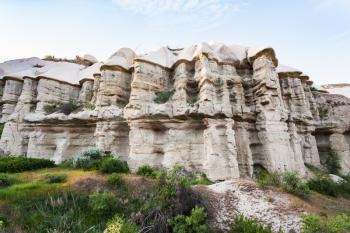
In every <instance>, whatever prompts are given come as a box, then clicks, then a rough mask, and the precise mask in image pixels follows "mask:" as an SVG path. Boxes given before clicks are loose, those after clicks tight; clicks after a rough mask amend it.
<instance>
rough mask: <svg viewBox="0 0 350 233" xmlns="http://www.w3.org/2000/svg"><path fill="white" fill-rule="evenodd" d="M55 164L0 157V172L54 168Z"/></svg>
mask: <svg viewBox="0 0 350 233" xmlns="http://www.w3.org/2000/svg"><path fill="white" fill-rule="evenodd" d="M54 166H55V163H54V162H53V161H51V160H48V159H36V158H26V157H21V156H19V157H12V156H11V157H0V172H8V173H13V172H22V171H30V170H36V169H41V168H49V167H54Z"/></svg>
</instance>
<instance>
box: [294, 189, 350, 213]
mask: <svg viewBox="0 0 350 233" xmlns="http://www.w3.org/2000/svg"><path fill="white" fill-rule="evenodd" d="M289 198H290V200H291V208H297V209H302V210H304V211H306V212H308V213H316V214H326V215H330V216H334V215H338V214H344V213H345V214H348V215H350V199H346V198H342V197H337V198H335V197H330V196H325V195H322V194H319V193H313V195H312V197H311V198H310V199H309V200H302V199H300V198H298V197H295V196H292V195H290V197H289Z"/></svg>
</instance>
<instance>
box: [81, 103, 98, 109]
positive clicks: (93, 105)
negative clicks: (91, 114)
mask: <svg viewBox="0 0 350 233" xmlns="http://www.w3.org/2000/svg"><path fill="white" fill-rule="evenodd" d="M82 107H83V108H84V109H89V110H94V109H95V108H96V106H95V104H93V103H84V104H83V105H82Z"/></svg>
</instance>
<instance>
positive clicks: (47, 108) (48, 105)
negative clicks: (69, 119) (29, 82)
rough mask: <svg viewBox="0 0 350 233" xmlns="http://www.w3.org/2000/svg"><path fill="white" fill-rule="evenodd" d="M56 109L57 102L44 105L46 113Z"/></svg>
mask: <svg viewBox="0 0 350 233" xmlns="http://www.w3.org/2000/svg"><path fill="white" fill-rule="evenodd" d="M57 110H58V106H57V104H46V105H44V112H45V114H46V115H48V114H51V113H54V112H56V111H57Z"/></svg>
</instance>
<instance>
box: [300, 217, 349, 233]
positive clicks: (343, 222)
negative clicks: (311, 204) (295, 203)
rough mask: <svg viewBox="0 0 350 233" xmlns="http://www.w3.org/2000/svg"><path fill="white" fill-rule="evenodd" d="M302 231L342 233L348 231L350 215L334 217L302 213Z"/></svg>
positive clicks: (309, 232)
mask: <svg viewBox="0 0 350 233" xmlns="http://www.w3.org/2000/svg"><path fill="white" fill-rule="evenodd" d="M302 218H303V228H302V233H321V232H322V233H342V232H344V233H345V232H349V231H350V217H349V216H347V215H345V214H342V215H337V216H335V217H330V218H327V217H323V218H321V217H319V216H317V215H314V214H311V215H303V216H302Z"/></svg>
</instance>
